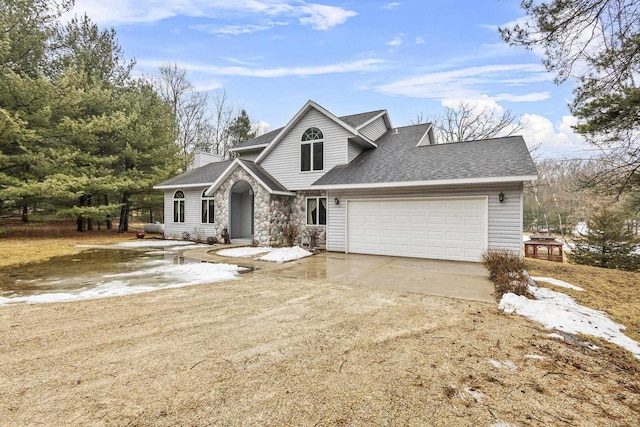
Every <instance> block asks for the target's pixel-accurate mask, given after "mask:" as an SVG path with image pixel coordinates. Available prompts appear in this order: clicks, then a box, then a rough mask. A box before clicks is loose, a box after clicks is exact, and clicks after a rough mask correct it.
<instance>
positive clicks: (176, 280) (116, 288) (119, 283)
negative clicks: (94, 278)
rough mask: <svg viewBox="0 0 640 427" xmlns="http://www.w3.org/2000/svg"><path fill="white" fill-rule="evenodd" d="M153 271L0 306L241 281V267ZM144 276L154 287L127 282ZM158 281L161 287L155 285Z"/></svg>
mask: <svg viewBox="0 0 640 427" xmlns="http://www.w3.org/2000/svg"><path fill="white" fill-rule="evenodd" d="M149 267H150V268H141V269H140V270H139V271H133V272H127V273H120V274H111V275H104V276H102V277H103V278H104V279H106V280H103V281H102V282H100V283H98V284H96V286H94V287H91V288H90V289H86V288H84V289H81V290H78V291H77V292H49V293H41V294H35V295H26V296H15V297H0V306H2V305H6V304H13V303H27V304H36V303H52V302H68V301H79V300H85V299H96V298H106V297H114V296H122V295H133V294H139V293H143V292H150V291H155V290H159V289H169V288H180V287H184V286H192V285H200V284H205V283H213V282H222V281H226V280H232V279H235V278H237V272H238V270H239V268H238V266H237V265H231V264H211V263H204V262H203V263H187V264H168V265H150V266H149ZM140 276H143V278H145V279H147V278H148V282H149V283H150V284H136V285H131V284H130V282H129V281H128V280H126V279H128V278H129V279H130V278H132V277H140ZM154 281H156V282H160V283H156V284H154V283H153V282H154Z"/></svg>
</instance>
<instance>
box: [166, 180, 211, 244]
mask: <svg viewBox="0 0 640 427" xmlns="http://www.w3.org/2000/svg"><path fill="white" fill-rule="evenodd" d="M205 188H207V187H202V188H198V189H193V188H187V189H182V191H183V192H184V222H173V194H174V193H175V192H176V190H165V192H164V221H165V224H164V236H165V237H166V238H168V239H182V233H185V232H186V233H189V235H190V236H191V239H195V238H200V239H203V238H207V237H209V236H215V235H216V233H215V224H202V192H203V191H204V189H205ZM218 209H219V208H218V206H216V207H215V213H216V220H217V213H218Z"/></svg>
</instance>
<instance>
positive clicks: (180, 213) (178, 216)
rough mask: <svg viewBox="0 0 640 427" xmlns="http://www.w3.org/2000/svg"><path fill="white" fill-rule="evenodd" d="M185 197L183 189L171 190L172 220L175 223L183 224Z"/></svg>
mask: <svg viewBox="0 0 640 427" xmlns="http://www.w3.org/2000/svg"><path fill="white" fill-rule="evenodd" d="M178 193H180V195H178ZM185 199H186V196H185V194H184V191H182V190H176V191H174V192H173V222H174V223H176V224H184V222H185V212H186V209H185ZM176 208H177V209H176Z"/></svg>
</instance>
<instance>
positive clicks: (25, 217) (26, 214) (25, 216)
mask: <svg viewBox="0 0 640 427" xmlns="http://www.w3.org/2000/svg"><path fill="white" fill-rule="evenodd" d="M22 222H24V223H27V222H29V208H28V207H27V205H26V204H25V205H24V206H23V207H22Z"/></svg>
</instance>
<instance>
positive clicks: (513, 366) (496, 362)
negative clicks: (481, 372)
mask: <svg viewBox="0 0 640 427" xmlns="http://www.w3.org/2000/svg"><path fill="white" fill-rule="evenodd" d="M489 363H491V364H492V365H493V366H495V367H496V368H498V369H517V366H516V364H515V363H513V362H512V361H510V360H507V361H505V362H500V361H499V360H494V359H489Z"/></svg>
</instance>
